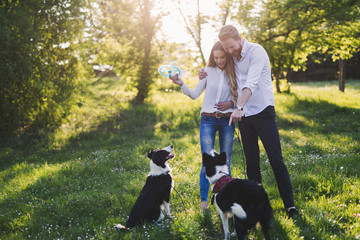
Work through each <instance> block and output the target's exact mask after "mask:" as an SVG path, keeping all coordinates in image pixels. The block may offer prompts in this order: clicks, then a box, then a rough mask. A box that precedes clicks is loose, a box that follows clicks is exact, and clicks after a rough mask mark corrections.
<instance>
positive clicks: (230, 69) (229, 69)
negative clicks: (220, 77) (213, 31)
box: [206, 41, 238, 105]
mask: <svg viewBox="0 0 360 240" xmlns="http://www.w3.org/2000/svg"><path fill="white" fill-rule="evenodd" d="M216 50H220V51H223V52H224V53H225V54H226V65H225V69H224V70H225V72H226V74H227V75H228V78H229V81H230V82H229V84H230V90H231V94H232V96H233V101H234V104H235V105H236V103H237V98H238V92H237V83H236V75H235V66H234V60H233V57H232V56H231V55H230V54H228V53H227V52H225V49H224V48H223V47H222V45H221V43H220V41H217V42H216V43H215V44H214V46H213V47H212V49H211V53H210V57H209V60H208V63H207V65H206V66H207V67H217V64H216V62H215V58H214V51H216Z"/></svg>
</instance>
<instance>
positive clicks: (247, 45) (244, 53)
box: [233, 38, 249, 62]
mask: <svg viewBox="0 0 360 240" xmlns="http://www.w3.org/2000/svg"><path fill="white" fill-rule="evenodd" d="M243 40H244V44H243V46H242V49H241V53H240V54H241V59H243V58H244V57H245V55H246V54H247V51H248V48H249V42H248V40H246V39H245V38H244V39H243ZM233 59H234V61H235V62H240V61H241V59H240V61H238V60H237V58H236V57H233Z"/></svg>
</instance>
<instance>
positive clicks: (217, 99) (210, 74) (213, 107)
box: [170, 42, 238, 211]
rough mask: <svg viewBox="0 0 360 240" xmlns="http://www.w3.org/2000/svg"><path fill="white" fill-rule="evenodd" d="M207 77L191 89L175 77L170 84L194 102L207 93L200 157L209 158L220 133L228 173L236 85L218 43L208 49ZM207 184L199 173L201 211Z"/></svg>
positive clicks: (229, 61) (229, 60) (231, 66)
mask: <svg viewBox="0 0 360 240" xmlns="http://www.w3.org/2000/svg"><path fill="white" fill-rule="evenodd" d="M205 72H206V73H207V77H206V78H204V79H202V80H201V81H199V82H198V84H197V85H196V86H195V88H194V89H190V88H189V87H188V86H187V85H186V84H185V83H184V82H183V81H182V80H181V79H180V78H179V77H178V76H177V75H176V76H174V77H170V79H171V80H172V81H173V83H175V84H177V85H179V86H181V90H182V92H183V93H184V94H185V95H187V96H189V97H190V98H192V99H193V100H194V99H197V98H198V97H199V96H200V95H201V93H202V92H203V91H204V90H205V89H206V91H205V96H204V100H203V105H202V108H201V112H200V114H201V122H200V144H201V153H207V154H210V151H211V150H212V149H213V148H214V143H215V135H216V132H217V131H218V132H219V142H220V153H221V152H226V156H227V165H228V167H229V173H230V174H231V171H230V160H231V152H232V145H233V138H234V131H235V125H234V123H232V124H231V125H230V126H229V118H230V115H231V113H232V112H233V109H232V108H233V107H234V103H236V102H237V98H238V92H237V82H236V76H235V70H234V61H233V59H232V57H231V56H230V55H228V54H227V53H226V52H225V50H224V48H223V47H222V46H221V44H220V42H216V43H215V44H214V46H213V48H212V49H211V54H210V57H209V60H208V64H207V66H206V68H205ZM209 186H210V183H209V181H208V180H207V179H206V175H205V168H204V166H202V167H201V171H200V195H201V211H204V210H205V209H207V207H208V204H207V200H208V193H209Z"/></svg>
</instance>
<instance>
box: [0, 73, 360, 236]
mask: <svg viewBox="0 0 360 240" xmlns="http://www.w3.org/2000/svg"><path fill="white" fill-rule="evenodd" d="M192 84H195V81H194V82H192ZM190 85H191V84H190ZM154 86H155V87H156V89H153V91H152V95H151V97H150V98H149V99H148V101H147V102H146V103H145V104H142V105H135V104H132V103H131V102H130V101H129V100H130V99H131V98H132V97H133V93H131V92H128V91H127V90H126V89H124V84H123V82H122V81H121V80H120V79H117V78H104V79H101V80H99V81H94V82H93V83H92V84H90V85H89V87H90V89H89V91H88V92H87V94H86V97H85V98H84V99H83V101H82V104H79V107H78V108H77V109H76V110H75V112H74V114H73V115H72V116H70V117H69V122H68V123H67V124H64V125H63V126H62V127H61V129H59V130H58V131H57V132H55V133H54V134H52V135H49V136H48V137H47V138H29V137H27V138H11V139H8V140H6V141H4V142H2V143H1V145H0V239H174V240H175V239H222V238H223V233H222V226H221V220H220V218H219V216H218V213H217V210H216V209H215V207H214V206H211V208H210V214H208V215H205V216H203V215H202V214H200V211H199V206H200V200H199V187H198V173H199V169H200V164H201V154H200V144H199V131H198V128H199V123H200V122H199V120H200V117H199V111H200V108H201V103H202V100H201V99H198V100H196V101H192V100H190V99H189V98H187V97H185V96H184V95H183V94H182V93H181V92H179V91H178V89H177V88H176V87H174V86H172V85H171V84H170V83H169V82H167V81H166V80H161V81H158V82H157V83H156V84H155V85H154ZM337 89H338V88H337V83H336V82H319V83H302V84H292V85H291V93H290V94H276V95H275V97H276V111H277V120H278V125H279V130H280V135H281V143H282V147H283V155H284V160H285V162H286V164H287V166H288V169H289V172H290V175H291V179H292V183H293V189H294V195H295V200H296V205H297V206H298V208H299V209H301V212H302V215H303V219H297V220H296V221H293V220H291V219H288V218H287V217H286V215H285V211H284V210H283V205H282V201H281V199H280V197H279V193H278V190H277V188H276V186H275V180H274V176H273V173H272V171H271V169H270V166H269V163H268V160H267V156H266V154H265V153H264V151H263V150H262V155H261V158H262V164H261V168H262V175H263V180H264V182H263V183H264V187H265V189H266V190H267V192H268V194H269V197H270V201H271V205H272V207H273V209H274V215H275V222H274V228H273V229H272V231H271V235H272V239H279V240H286V239H360V200H359V199H360V178H359V172H360V81H359V80H356V81H355V80H353V81H348V82H347V85H346V91H345V93H341V92H339V91H338V90H337ZM43 135H46V134H45V133H44V134H43ZM44 139H46V140H44ZM169 144H172V145H174V147H175V153H176V155H177V156H176V157H175V159H173V160H172V161H170V162H169V164H170V165H171V167H172V170H173V177H174V180H175V190H176V191H173V193H172V195H171V202H170V207H171V211H172V215H173V220H172V221H169V220H167V221H164V222H163V223H162V224H161V225H159V226H154V225H146V226H145V227H140V228H136V229H134V230H133V231H131V232H129V233H119V232H117V231H116V230H114V229H113V225H114V223H123V224H124V223H125V222H126V220H127V216H128V214H129V212H130V209H131V207H132V205H133V204H134V203H135V200H136V198H137V196H138V194H139V192H140V190H141V189H142V187H143V185H144V182H145V178H146V176H147V174H148V172H149V161H148V159H147V158H146V153H147V152H148V151H149V150H151V149H154V148H158V147H163V146H167V145H169ZM216 148H217V150H218V149H219V148H218V146H216ZM241 156H242V154H241V149H240V147H239V144H238V143H237V142H236V141H234V152H233V159H232V172H233V175H234V176H236V177H241V178H244V177H245V174H244V165H243V160H242V157H241ZM249 237H250V238H251V239H262V237H263V236H262V234H261V231H260V230H259V229H254V230H252V231H251V232H250V235H249Z"/></svg>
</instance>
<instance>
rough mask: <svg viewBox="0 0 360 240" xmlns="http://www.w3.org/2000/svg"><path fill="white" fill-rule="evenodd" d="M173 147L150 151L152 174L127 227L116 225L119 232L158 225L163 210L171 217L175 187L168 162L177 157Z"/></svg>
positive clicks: (147, 179) (162, 215)
mask: <svg viewBox="0 0 360 240" xmlns="http://www.w3.org/2000/svg"><path fill="white" fill-rule="evenodd" d="M173 149H174V148H173V146H171V145H170V146H168V147H165V148H163V149H157V150H153V151H150V152H149V153H148V155H147V157H148V158H150V174H149V176H148V177H147V178H146V183H145V186H144V187H143V189H142V190H141V192H140V195H139V197H138V199H137V200H136V202H135V205H134V206H133V208H132V210H131V212H130V215H129V219H128V220H127V222H126V225H125V226H123V225H121V224H116V225H115V226H114V227H115V228H116V229H118V230H129V229H131V228H133V227H135V226H139V225H142V224H144V223H146V222H152V223H155V224H156V223H158V222H160V221H161V220H162V219H163V218H164V214H163V212H162V210H164V209H165V212H166V215H167V216H169V217H170V207H169V201H170V193H171V190H172V187H173V179H172V176H171V174H170V173H171V169H170V167H169V165H168V164H167V163H166V161H168V160H170V159H172V158H174V157H175V154H173V153H171V152H172V151H173Z"/></svg>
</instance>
